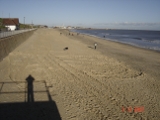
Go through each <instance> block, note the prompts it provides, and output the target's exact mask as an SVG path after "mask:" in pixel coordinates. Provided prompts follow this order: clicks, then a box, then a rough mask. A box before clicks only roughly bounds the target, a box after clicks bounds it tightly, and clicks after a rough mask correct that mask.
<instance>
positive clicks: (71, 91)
mask: <svg viewBox="0 0 160 120" xmlns="http://www.w3.org/2000/svg"><path fill="white" fill-rule="evenodd" d="M78 39H81V40H82V41H83V40H85V39H86V36H79V38H78V36H76V34H74V36H69V35H68V31H63V33H62V35H60V32H59V31H58V30H53V29H38V30H37V31H35V32H34V34H33V35H32V36H31V37H30V38H29V39H28V40H27V41H25V42H24V43H23V44H22V45H21V46H19V47H17V48H16V49H15V50H14V51H13V52H11V53H10V54H9V56H7V57H6V58H5V59H4V60H3V61H2V62H1V63H0V70H1V71H0V82H6V81H12V82H14V85H13V84H12V85H9V86H7V85H5V86H3V87H2V92H3V91H9V90H11V91H12V90H19V91H24V90H25V89H26V85H25V84H24V83H23V82H22V83H20V81H25V79H26V77H27V76H28V75H30V74H31V75H32V76H33V77H34V78H35V83H34V90H35V91H36V90H44V84H43V83H41V82H43V81H44V80H45V81H46V83H47V85H48V86H50V87H49V92H50V94H51V97H52V99H53V100H54V101H55V102H56V104H57V107H58V110H59V113H60V115H61V118H62V119H64V120H84V119H87V120H91V119H94V120H109V119H114V120H116V119H117V120H118V119H119V120H132V119H133V120H136V119H142V120H143V119H144V120H147V119H149V120H150V119H151V120H152V119H154V120H156V119H157V120H158V118H159V117H160V116H159V112H158V111H159V110H160V109H159V108H160V103H159V101H158V100H159V99H160V95H159V93H158V92H155V91H159V88H158V87H157V85H156V82H155V79H154V78H152V77H150V75H148V74H147V73H146V72H144V71H142V70H136V69H133V68H131V67H130V66H129V65H127V64H125V63H123V62H120V61H118V60H116V59H114V58H112V57H110V56H106V55H104V54H102V53H101V52H100V51H98V50H94V49H92V45H93V44H90V46H91V48H89V47H88V45H87V44H84V43H83V42H81V41H79V40H78ZM94 39H95V38H94ZM96 40H97V39H96ZM93 43H94V41H93ZM98 45H99V44H98ZM65 47H68V50H64V48H65ZM5 66H6V67H5ZM36 81H37V82H36ZM38 81H41V82H38ZM146 81H153V82H155V87H152V89H153V90H152V89H150V87H151V86H150V85H148V84H149V82H148V83H146ZM1 86H2V84H1ZM146 86H148V87H146ZM34 99H35V101H47V100H48V98H47V95H46V94H45V93H34ZM15 101H21V102H23V101H26V97H25V96H24V94H17V95H16V97H15V96H14V95H12V94H7V95H5V94H1V95H0V102H1V103H4V102H15ZM122 106H123V107H125V108H128V107H132V108H134V107H138V106H143V107H144V108H145V110H144V111H143V112H138V113H136V112H134V110H132V111H131V112H128V111H122Z"/></svg>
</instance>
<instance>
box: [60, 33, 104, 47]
mask: <svg viewBox="0 0 160 120" xmlns="http://www.w3.org/2000/svg"><path fill="white" fill-rule="evenodd" d="M60 35H62V33H61V32H60ZM69 35H72V36H74V34H73V33H72V34H71V33H70V32H69ZM77 35H79V33H77ZM104 37H105V36H104ZM94 49H97V43H94Z"/></svg>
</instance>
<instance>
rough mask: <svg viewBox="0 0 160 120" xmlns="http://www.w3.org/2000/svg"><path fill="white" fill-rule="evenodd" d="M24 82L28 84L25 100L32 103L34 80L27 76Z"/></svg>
mask: <svg viewBox="0 0 160 120" xmlns="http://www.w3.org/2000/svg"><path fill="white" fill-rule="evenodd" d="M26 81H27V83H28V86H27V89H28V90H27V100H28V102H34V94H33V81H34V78H33V77H32V76H31V75H29V76H28V77H27V78H26Z"/></svg>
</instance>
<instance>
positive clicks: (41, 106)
mask: <svg viewBox="0 0 160 120" xmlns="http://www.w3.org/2000/svg"><path fill="white" fill-rule="evenodd" d="M33 81H34V78H33V77H32V76H31V75H29V76H28V77H27V78H26V82H25V81H19V82H16V83H25V84H26V86H27V89H26V90H25V91H9V92H8V91H5V92H4V90H3V88H4V86H5V84H13V85H14V84H15V82H0V85H1V86H0V96H1V95H9V96H10V95H12V96H13V95H15V97H16V94H21V93H24V94H25V97H24V98H25V100H24V102H3V103H2V102H0V120H61V117H60V114H59V111H58V108H57V105H56V102H55V101H53V100H52V97H51V95H50V92H49V89H48V88H49V87H48V86H47V84H46V82H45V81H36V82H41V83H43V84H44V86H45V90H42V91H41V90H40V91H34V90H33V87H34V84H33ZM36 82H35V83H36ZM34 93H45V94H46V95H47V97H48V101H38V102H36V101H35V100H34Z"/></svg>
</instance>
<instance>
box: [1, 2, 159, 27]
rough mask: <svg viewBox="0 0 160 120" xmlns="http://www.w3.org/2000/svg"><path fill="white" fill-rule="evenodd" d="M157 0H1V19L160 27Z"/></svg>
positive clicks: (54, 23) (56, 23) (88, 25)
mask: <svg viewBox="0 0 160 120" xmlns="http://www.w3.org/2000/svg"><path fill="white" fill-rule="evenodd" d="M159 5H160V1H159V0H154V1H150V0H145V1H139V0H134V1H133V0H132V1H128V0H121V1H117V0H100V1H98V0H95V1H93V0H87V1H78V0H77V1H75V0H60V1H59V0H54V1H53V0H46V1H44V0H39V1H38V0H34V1H30V0H28V1H24V0H16V1H12V2H11V0H1V1H0V12H1V13H0V17H1V18H9V17H10V18H19V20H20V22H21V23H24V17H25V23H26V24H32V23H33V24H36V25H38V24H40V25H47V26H49V27H51V26H79V27H91V28H102V29H107V28H108V29H135V30H160V15H159V11H160V7H159Z"/></svg>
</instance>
